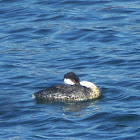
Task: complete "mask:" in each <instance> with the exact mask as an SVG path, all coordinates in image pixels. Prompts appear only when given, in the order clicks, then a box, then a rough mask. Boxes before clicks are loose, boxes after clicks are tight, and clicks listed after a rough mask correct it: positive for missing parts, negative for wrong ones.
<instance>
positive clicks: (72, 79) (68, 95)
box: [33, 72, 101, 101]
mask: <svg viewBox="0 0 140 140" xmlns="http://www.w3.org/2000/svg"><path fill="white" fill-rule="evenodd" d="M64 83H65V84H64V85H57V86H52V87H48V88H46V89H44V90H41V91H39V92H36V93H35V94H33V98H35V99H36V100H44V101H53V100H54V101H83V100H89V99H96V98H98V97H100V95H101V92H100V90H99V88H98V87H97V86H96V85H94V84H93V83H91V82H88V81H81V82H80V81H79V78H78V76H77V75H76V74H75V73H73V72H69V73H67V74H65V75H64Z"/></svg>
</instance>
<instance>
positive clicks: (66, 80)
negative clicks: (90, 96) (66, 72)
mask: <svg viewBox="0 0 140 140" xmlns="http://www.w3.org/2000/svg"><path fill="white" fill-rule="evenodd" d="M64 84H65V85H75V83H74V82H73V81H72V80H70V79H66V78H65V79H64Z"/></svg>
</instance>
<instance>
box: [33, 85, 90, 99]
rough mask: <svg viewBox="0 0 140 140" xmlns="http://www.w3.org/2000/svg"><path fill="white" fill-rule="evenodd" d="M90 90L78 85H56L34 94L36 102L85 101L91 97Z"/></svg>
mask: <svg viewBox="0 0 140 140" xmlns="http://www.w3.org/2000/svg"><path fill="white" fill-rule="evenodd" d="M90 92H91V90H90V88H86V87H83V86H81V85H79V84H77V85H75V86H71V85H58V86H52V87H49V88H46V89H44V90H41V91H39V92H36V93H35V94H34V97H35V99H38V100H77V101H80V100H87V99H90V97H91V93H90Z"/></svg>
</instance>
